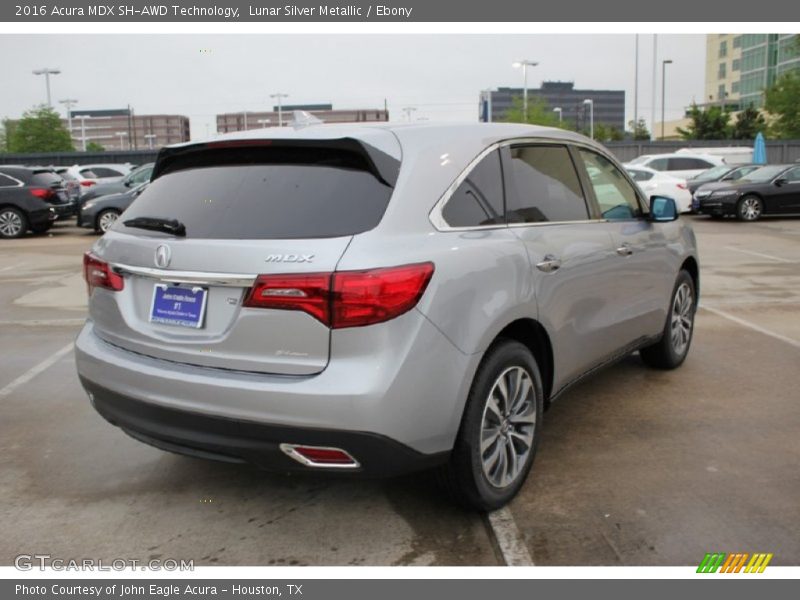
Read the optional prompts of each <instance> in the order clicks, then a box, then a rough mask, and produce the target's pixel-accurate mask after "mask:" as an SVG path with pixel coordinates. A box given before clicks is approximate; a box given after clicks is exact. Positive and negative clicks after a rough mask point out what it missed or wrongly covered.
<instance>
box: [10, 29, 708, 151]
mask: <svg viewBox="0 0 800 600" xmlns="http://www.w3.org/2000/svg"><path fill="white" fill-rule="evenodd" d="M639 41H640V43H639V46H640V60H639V67H640V70H639V112H640V115H642V116H644V117H645V118H646V119H647V121H648V122H649V121H650V117H651V110H652V106H653V98H652V70H653V52H652V50H653V36H652V35H649V34H648V35H640V36H639ZM634 45H635V44H634V36H633V35H632V34H629V35H586V34H559V35H541V34H536V35H494V34H492V35H461V34H447V35H420V34H413V35H404V34H395V35H316V34H314V35H312V34H301V35H269V34H261V35H257V34H240V35H195V34H169V35H141V34H129V35H114V36H106V35H0V56H3V57H4V61H3V82H2V86H0V117H12V118H16V117H19V116H20V115H21V114H22V112H23V111H24V110H26V109H29V108H31V107H32V106H34V105H35V104H38V103H43V102H44V101H45V82H44V78H43V77H41V76H38V77H37V76H34V75H32V74H31V71H32V70H33V69H38V68H42V67H52V68H59V69H61V74H60V75H56V76H54V77H52V80H51V84H52V95H53V102H54V104H55V102H56V100H58V99H63V98H76V99H78V100H79V104H78V107H79V108H83V109H100V108H119V107H124V106H126V105H128V104H130V105H131V106H132V107H133V108H134V110H135V111H136V113H138V114H147V113H178V114H183V115H186V116H188V117H189V118H190V119H191V124H192V137H202V136H204V135H205V134H206V131H207V129H206V127H208V131H211V132H213V131H214V130H215V127H214V115H216V114H217V113H221V112H235V111H243V110H249V111H256V110H264V109H267V110H269V109H271V107H272V105H273V101H272V100H271V99H270V98H269V94H271V93H274V92H283V93H287V94H289V98H288V99H286V100H285V101H284V102H287V103H298V104H300V103H333V105H334V108H380V107H383V102H384V98H385V99H386V100H387V101H388V104H389V110H390V114H391V118H392V120H399V119H402V118H403V113H402V111H401V109H402V108H403V107H404V106H415V107H417V111H416V112H415V113H414V118H415V119H419V118H424V119H430V120H443V119H447V120H465V119H467V120H474V119H476V118H477V104H476V103H477V98H478V92H479V91H480V90H481V89H485V88H489V87H491V88H495V87H498V86H512V87H521V86H522V73H521V71H520V70H518V69H514V68H513V67H512V66H511V63H512V62H514V61H515V60H518V59H528V60H535V61H538V62H539V63H540V64H539V66H538V67H535V68H534V69H532V70H530V71H529V79H528V84H529V87H531V88H535V87H538V85H539V83H540V82H541V81H542V80H561V81H574V82H575V86H576V88H598V89H624V90H625V91H626V104H627V107H626V108H627V116H626V121H628V120H631V119H632V118H633V90H634V70H635V69H634ZM663 59H672V61H673V64H672V65H670V66H669V67H668V71H667V86H666V87H667V98H666V115H667V119H670V118H677V117H679V116H681V115H682V113H683V109H684V107H685V106H687V105H688V104H690V103H691V102H692V100H693V99H696V100H697V101H702V98H703V82H704V69H705V36H702V35H659V37H658V61H659V62H658V69H657V76H656V79H657V83H658V86H659V90H658V91H657V93H656V109H657V114H656V119H657V120H659V121H660V119H661V115H660V113H661V91H660V85H661V83H660V81H661V62H660V61H661V60H663ZM57 106H58V108H59V109H60V110H61V112H62V114H65V113H64V112H63V106H61V105H57Z"/></svg>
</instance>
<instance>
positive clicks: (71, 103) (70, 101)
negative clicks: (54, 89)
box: [58, 98, 78, 138]
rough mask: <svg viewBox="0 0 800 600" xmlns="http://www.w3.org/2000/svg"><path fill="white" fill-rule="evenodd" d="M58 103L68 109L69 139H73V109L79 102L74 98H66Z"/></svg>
mask: <svg viewBox="0 0 800 600" xmlns="http://www.w3.org/2000/svg"><path fill="white" fill-rule="evenodd" d="M58 102H59V104H63V105H64V106H66V107H67V129H69V137H70V138H72V107H73V106H75V105H76V104H77V103H78V101H77V100H75V99H74V98H65V99H64V100H59V101H58Z"/></svg>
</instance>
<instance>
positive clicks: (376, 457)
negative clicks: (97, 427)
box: [81, 378, 448, 477]
mask: <svg viewBox="0 0 800 600" xmlns="http://www.w3.org/2000/svg"><path fill="white" fill-rule="evenodd" d="M81 383H82V384H83V386H84V388H86V390H87V392H88V393H89V395H90V398H91V399H92V404H93V405H94V407H95V409H96V410H97V412H98V413H100V415H102V416H103V418H105V419H106V420H107V421H108V422H109V423H111V424H112V425H116V426H118V427H120V428H121V429H122V430H124V431H125V432H126V433H127V434H129V435H130V436H131V437H133V438H135V439H137V440H139V441H141V442H144V443H146V444H150V445H152V446H155V447H157V448H160V449H162V450H167V451H170V452H176V453H178V454H184V455H188V456H194V457H197V458H207V459H212V460H221V461H226V462H247V463H251V464H254V465H256V466H258V467H261V468H264V469H269V470H274V471H311V470H314V471H331V472H335V473H337V474H340V475H362V476H369V477H389V476H395V475H401V474H404V473H409V472H413V471H418V470H422V469H426V468H430V467H434V466H436V465H439V464H442V463H443V462H445V461H446V460H447V457H448V453H437V454H422V453H420V452H416V451H415V450H412V449H411V448H409V447H407V446H404V445H403V444H400V443H398V442H396V441H394V440H391V439H389V438H386V437H383V436H380V435H376V434H373V433H365V432H355V431H337V430H330V429H304V428H299V427H286V426H279V425H265V424H263V423H255V422H252V421H242V420H237V419H226V418H223V417H213V416H209V415H203V414H198V413H191V412H186V411H180V410H174V409H170V408H165V407H163V406H157V405H154V404H148V403H146V402H141V401H139V400H135V399H133V398H129V397H126V396H123V395H121V394H118V393H116V392H112V391H111V390H107V389H105V388H103V387H100V386H98V385H96V384H94V383H91V382H90V381H87V380H86V379H84V378H81ZM284 443H291V444H299V445H309V446H325V447H335V448H342V449H346V450H347V452H348V453H350V454H351V455H352V456H353V457H355V458H356V459H357V460H358V462H359V466H358V467H356V468H348V469H340V468H325V467H315V468H310V467H307V466H305V465H303V464H301V463H299V462H297V461H296V460H294V459H292V458H290V457H289V456H287V455H286V454H285V453H284V452H283V451H282V450H281V449H280V444H284Z"/></svg>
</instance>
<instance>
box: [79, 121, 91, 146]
mask: <svg viewBox="0 0 800 600" xmlns="http://www.w3.org/2000/svg"><path fill="white" fill-rule="evenodd" d="M78 118H79V119H80V120H81V145H82V146H83V151H84V152H86V119H91V117H89V116H87V115H79V116H78Z"/></svg>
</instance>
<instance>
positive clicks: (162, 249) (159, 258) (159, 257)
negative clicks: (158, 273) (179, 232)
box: [155, 244, 172, 269]
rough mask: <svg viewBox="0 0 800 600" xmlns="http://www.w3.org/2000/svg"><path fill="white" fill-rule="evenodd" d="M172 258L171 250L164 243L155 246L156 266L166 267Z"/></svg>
mask: <svg viewBox="0 0 800 600" xmlns="http://www.w3.org/2000/svg"><path fill="white" fill-rule="evenodd" d="M171 258H172V251H171V250H170V249H169V246H167V245H166V244H161V245H160V246H159V247H158V248H156V259H155V261H156V266H157V267H160V268H162V269H166V268H167V267H168V266H169V261H170V259H171Z"/></svg>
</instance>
